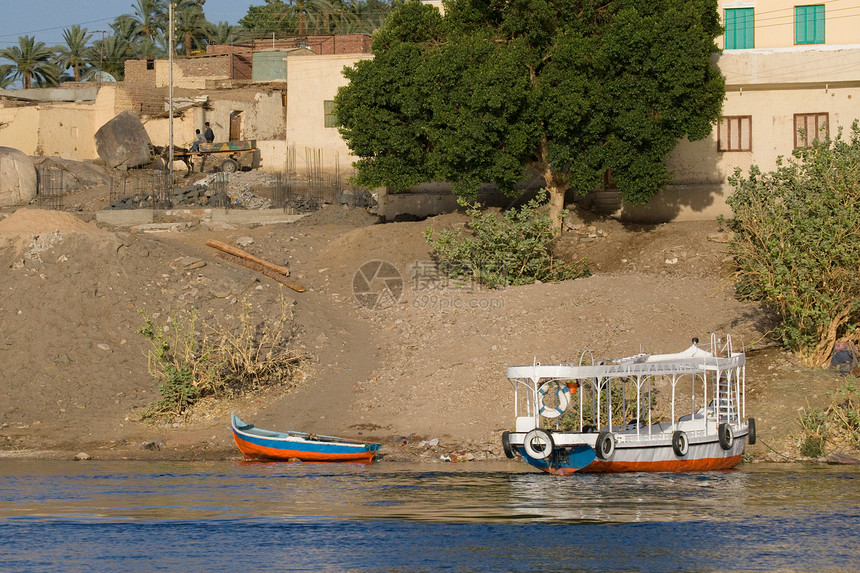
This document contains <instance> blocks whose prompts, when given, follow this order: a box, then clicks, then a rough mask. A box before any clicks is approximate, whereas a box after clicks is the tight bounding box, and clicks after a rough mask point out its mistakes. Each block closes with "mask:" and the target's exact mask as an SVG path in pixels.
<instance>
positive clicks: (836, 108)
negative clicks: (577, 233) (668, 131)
mask: <svg viewBox="0 0 860 573" xmlns="http://www.w3.org/2000/svg"><path fill="white" fill-rule="evenodd" d="M719 9H720V15H721V17H722V18H723V23H724V26H725V34H724V35H723V36H722V37H720V38H718V39H717V45H718V46H720V47H721V48H724V49H723V52H722V54H721V55H720V56H719V57H718V58H717V60H716V64H717V66H718V67H719V68H720V70H721V71H722V73H723V75H724V76H725V78H726V100H725V103H724V104H723V120H722V122H721V123H720V125H719V126H718V127H717V128H716V129H715V130H714V132H713V133H712V134H711V136H710V137H709V138H707V139H705V140H703V141H697V142H688V141H684V142H681V143H680V144H679V145H678V147H677V148H676V149H675V151H674V152H673V153H672V156H671V158H670V160H669V166H670V168H671V169H672V171H673V173H674V174H675V180H674V184H673V185H670V186H669V187H668V188H667V189H665V190H664V191H662V192H661V193H659V194H658V196H657V197H656V198H655V199H654V200H653V201H652V202H651V204H650V205H649V206H647V207H630V206H624V207H623V208H622V210H621V212H620V215H621V217H622V218H625V219H631V220H633V219H635V220H640V221H641V220H650V221H665V220H670V219H677V220H683V219H688V220H690V219H697V220H706V219H713V218H714V217H716V216H717V215H720V214H723V215H726V216H728V215H731V210H730V209H729V208H728V207H727V206H726V204H725V199H726V197H727V196H728V195H729V194H731V192H732V190H733V189H732V187H731V185H729V184H728V177H729V176H730V175H731V174H732V173H733V172H734V170H735V168H741V169H742V170H743V171H744V172H745V173H747V172H748V170H749V167H750V166H751V165H758V166H759V167H760V168H761V169H762V170H764V171H770V170H773V169H774V168H775V167H776V162H777V158H779V157H780V156H783V157H788V156H790V155H791V153H792V151H793V150H794V149H795V148H797V147H802V146H805V145H806V144H807V143H808V142H809V141H811V140H812V139H813V138H814V137H816V136H826V135H828V134H830V135H834V136H835V135H836V132H837V129H838V128H839V127H843V128H845V129H846V130H847V129H849V128H850V126H851V124H852V123H853V121H854V120H855V119H860V33H858V30H860V1H858V0H833V1H828V2H822V3H820V4H811V5H806V4H804V5H797V4H794V3H790V2H786V1H785V0H753V1H741V0H732V1H730V2H722V3H721V4H720V8H719Z"/></svg>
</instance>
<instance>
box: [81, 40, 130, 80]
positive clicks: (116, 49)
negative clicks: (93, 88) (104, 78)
mask: <svg viewBox="0 0 860 573" xmlns="http://www.w3.org/2000/svg"><path fill="white" fill-rule="evenodd" d="M133 49H134V46H132V45H131V44H129V42H128V41H127V40H126V39H125V38H123V37H122V36H117V35H113V36H107V37H105V38H104V39H102V40H99V41H97V42H95V43H93V45H92V46H91V47H90V49H89V50H88V51H87V60H88V61H89V62H91V65H92V67H91V68H89V69H88V70H87V73H86V77H87V78H89V79H92V78H98V79H101V74H100V72H107V73H109V74H110V75H112V76H113V77H114V78H116V79H117V80H121V79H122V77H123V74H124V73H125V61H126V60H128V59H129V58H132V57H133V56H134V53H133Z"/></svg>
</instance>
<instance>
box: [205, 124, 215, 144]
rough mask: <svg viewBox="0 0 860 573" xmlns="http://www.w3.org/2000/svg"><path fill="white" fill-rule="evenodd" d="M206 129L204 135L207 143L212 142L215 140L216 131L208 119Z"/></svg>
mask: <svg viewBox="0 0 860 573" xmlns="http://www.w3.org/2000/svg"><path fill="white" fill-rule="evenodd" d="M205 127H206V131H204V132H203V137H205V138H206V143H212V142H213V141H215V132H213V131H212V127H211V126H210V125H209V122H208V121H207V122H206V124H205Z"/></svg>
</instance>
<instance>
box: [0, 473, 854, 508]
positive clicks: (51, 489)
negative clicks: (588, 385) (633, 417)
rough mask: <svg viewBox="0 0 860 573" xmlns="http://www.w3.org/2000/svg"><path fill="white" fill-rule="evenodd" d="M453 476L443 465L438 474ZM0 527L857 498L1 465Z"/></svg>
mask: <svg viewBox="0 0 860 573" xmlns="http://www.w3.org/2000/svg"><path fill="white" fill-rule="evenodd" d="M442 468H445V469H447V468H452V466H442ZM0 471H2V472H3V475H2V476H0V493H2V495H3V497H4V501H5V503H4V504H3V505H2V507H0V519H8V518H14V517H24V516H27V517H50V516H57V517H59V516H63V517H69V516H74V517H76V518H80V519H84V518H92V519H253V518H282V519H286V518H289V519H295V518H299V517H302V516H312V517H314V518H316V517H339V518H344V517H345V518H352V519H371V518H386V519H408V520H420V521H444V522H470V521H484V522H494V521H499V522H506V521H512V520H515V521H520V522H522V521H534V522H540V523H549V522H555V523H644V522H663V521H668V522H676V521H712V520H731V519H744V518H747V517H750V516H751V515H755V516H769V515H774V514H776V513H779V512H782V511H784V510H785V508H786V507H792V508H795V509H801V508H802V509H804V510H809V511H816V512H822V511H832V510H836V509H837V508H839V507H840V506H843V505H844V504H846V503H847V504H853V505H855V506H856V505H857V504H858V501H860V488H858V485H860V484H858V478H860V471H858V470H857V469H856V468H832V467H804V466H786V465H779V466H746V467H745V469H742V470H733V471H725V472H709V473H698V474H696V473H693V474H635V473H632V474H615V475H600V474H589V475H579V476H572V477H554V476H549V475H545V474H542V473H519V472H511V471H510V465H507V464H499V466H497V467H494V466H493V465H490V464H486V465H480V464H473V465H470V467H469V468H468V470H466V469H465V468H464V470H463V471H455V472H449V471H441V468H440V465H439V464H428V465H418V464H391V463H389V464H376V465H373V466H360V465H352V464H234V463H228V462H158V463H155V462H92V463H87V464H80V463H72V462H69V463H64V462H20V461H18V462H10V461H4V462H0Z"/></svg>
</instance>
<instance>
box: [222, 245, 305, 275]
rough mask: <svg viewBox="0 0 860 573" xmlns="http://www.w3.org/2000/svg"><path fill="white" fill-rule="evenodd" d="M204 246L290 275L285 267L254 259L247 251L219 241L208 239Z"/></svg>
mask: <svg viewBox="0 0 860 573" xmlns="http://www.w3.org/2000/svg"><path fill="white" fill-rule="evenodd" d="M206 244H207V245H208V246H210V247H212V248H213V249H218V250H219V251H223V252H225V253H230V254H231V255H235V256H237V257H240V258H242V259H245V260H246V261H251V262H254V263H257V264H258V265H260V266H262V267H264V268H267V269H269V270H270V271H274V272H276V273H280V274H282V275H284V276H289V274H290V269H288V268H287V267H282V266H280V265H276V264H274V263H270V262H269V261H267V260H265V259H261V258H259V257H255V256H254V255H252V254H251V253H249V252H247V251H243V250H242V249H239V248H236V247H233V246H230V245H228V244H227V243H222V242H221V241H216V240H214V239H209V240H208V241H206Z"/></svg>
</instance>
